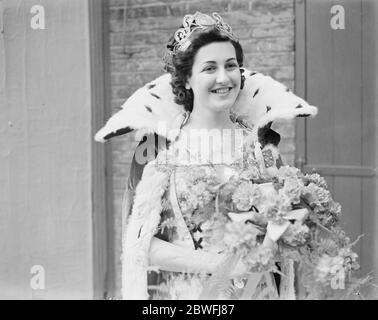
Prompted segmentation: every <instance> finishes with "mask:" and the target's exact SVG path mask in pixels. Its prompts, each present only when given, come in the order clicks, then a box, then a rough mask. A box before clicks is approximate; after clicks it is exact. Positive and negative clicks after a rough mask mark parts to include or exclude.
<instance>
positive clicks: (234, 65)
mask: <svg viewBox="0 0 378 320" xmlns="http://www.w3.org/2000/svg"><path fill="white" fill-rule="evenodd" d="M237 67H238V65H237V64H236V63H234V62H232V63H228V64H227V65H226V68H227V69H235V68H237Z"/></svg>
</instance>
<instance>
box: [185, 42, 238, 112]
mask: <svg viewBox="0 0 378 320" xmlns="http://www.w3.org/2000/svg"><path fill="white" fill-rule="evenodd" d="M240 81H241V74H240V69H239V65H238V62H237V60H236V52H235V48H234V46H233V45H232V43H230V42H213V43H210V44H208V45H205V46H203V47H201V48H200V49H199V50H198V52H197V54H196V55H195V57H194V63H193V67H192V75H191V77H190V78H189V79H188V81H187V86H188V88H189V87H190V88H191V89H192V90H193V96H194V101H193V109H194V108H209V109H211V110H213V111H224V110H227V109H230V108H231V107H232V105H233V104H234V103H235V100H236V98H237V96H238V94H239V91H240Z"/></svg>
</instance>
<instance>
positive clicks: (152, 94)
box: [150, 92, 161, 99]
mask: <svg viewBox="0 0 378 320" xmlns="http://www.w3.org/2000/svg"><path fill="white" fill-rule="evenodd" d="M150 95H151V96H153V97H155V98H156V99H161V98H160V97H159V96H158V95H157V94H155V93H153V92H150Z"/></svg>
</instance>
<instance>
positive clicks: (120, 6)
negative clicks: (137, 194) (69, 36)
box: [108, 0, 295, 298]
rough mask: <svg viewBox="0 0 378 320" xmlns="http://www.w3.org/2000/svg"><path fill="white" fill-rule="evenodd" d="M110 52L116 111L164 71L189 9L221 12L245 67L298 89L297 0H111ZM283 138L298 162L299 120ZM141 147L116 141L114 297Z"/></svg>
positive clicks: (285, 152)
mask: <svg viewBox="0 0 378 320" xmlns="http://www.w3.org/2000/svg"><path fill="white" fill-rule="evenodd" d="M108 6H109V7H108V10H109V17H108V19H109V38H110V53H111V61H110V64H111V91H112V95H111V99H112V101H111V108H112V110H111V112H110V113H111V114H113V113H115V112H117V111H118V110H119V107H120V106H121V104H122V103H123V102H124V101H125V99H127V98H128V97H129V96H130V95H131V94H132V93H133V92H134V91H135V90H136V89H137V88H139V87H141V86H142V85H144V84H145V83H146V82H149V81H150V80H152V79H154V78H156V77H157V76H159V75H161V73H162V63H161V57H162V56H163V53H164V44H165V42H166V41H167V40H168V38H169V36H170V35H171V34H172V33H173V32H174V31H175V30H176V29H177V27H178V26H179V25H180V24H181V21H182V17H183V16H184V15H185V14H187V13H194V12H195V11H201V12H204V13H211V12H213V11H217V12H219V13H220V14H221V16H222V17H223V18H224V20H225V21H226V22H228V23H229V24H230V25H231V26H232V28H233V30H234V31H235V33H236V34H237V35H238V36H239V38H240V42H241V44H242V46H243V49H244V53H245V58H246V59H245V66H246V67H247V68H249V69H253V70H257V71H259V72H262V73H264V74H266V75H270V76H272V77H273V78H275V79H276V80H278V81H281V82H283V83H284V84H285V85H287V86H288V87H289V88H291V89H294V1H293V0H210V1H209V0H207V1H203V0H202V1H195V0H192V1H188V0H187V1H184V0H181V1H179V0H162V1H156V0H108ZM273 128H274V129H275V130H277V131H278V132H279V133H280V134H281V137H282V140H281V143H280V150H281V154H282V156H283V160H284V161H285V162H286V163H288V164H293V161H294V147H295V146H294V132H295V129H294V122H282V123H275V124H274V125H273ZM135 147H136V143H135V142H134V136H133V135H132V134H129V135H126V136H122V137H118V138H114V139H113V140H111V152H112V163H111V165H110V166H111V168H112V170H111V172H112V187H113V195H114V198H113V199H112V202H113V212H112V213H111V214H112V217H113V218H112V219H111V220H112V222H111V224H112V225H110V226H109V230H113V235H114V236H112V237H111V243H110V245H111V247H112V248H113V252H112V254H111V255H110V257H111V259H112V260H114V261H112V262H111V266H112V268H111V269H110V270H109V280H110V281H109V296H110V297H118V298H119V297H120V288H121V262H120V255H121V202H122V194H123V191H124V185H125V181H126V179H127V174H128V171H129V167H130V161H131V157H132V154H133V151H134V149H135Z"/></svg>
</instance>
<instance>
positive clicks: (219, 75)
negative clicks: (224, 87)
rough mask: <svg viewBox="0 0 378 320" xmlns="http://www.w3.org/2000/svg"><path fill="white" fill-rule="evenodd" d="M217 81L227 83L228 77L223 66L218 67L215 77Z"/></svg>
mask: <svg viewBox="0 0 378 320" xmlns="http://www.w3.org/2000/svg"><path fill="white" fill-rule="evenodd" d="M216 81H217V83H221V84H228V83H229V81H230V78H229V76H228V73H227V70H226V69H225V68H219V69H218V73H217V78H216Z"/></svg>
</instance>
